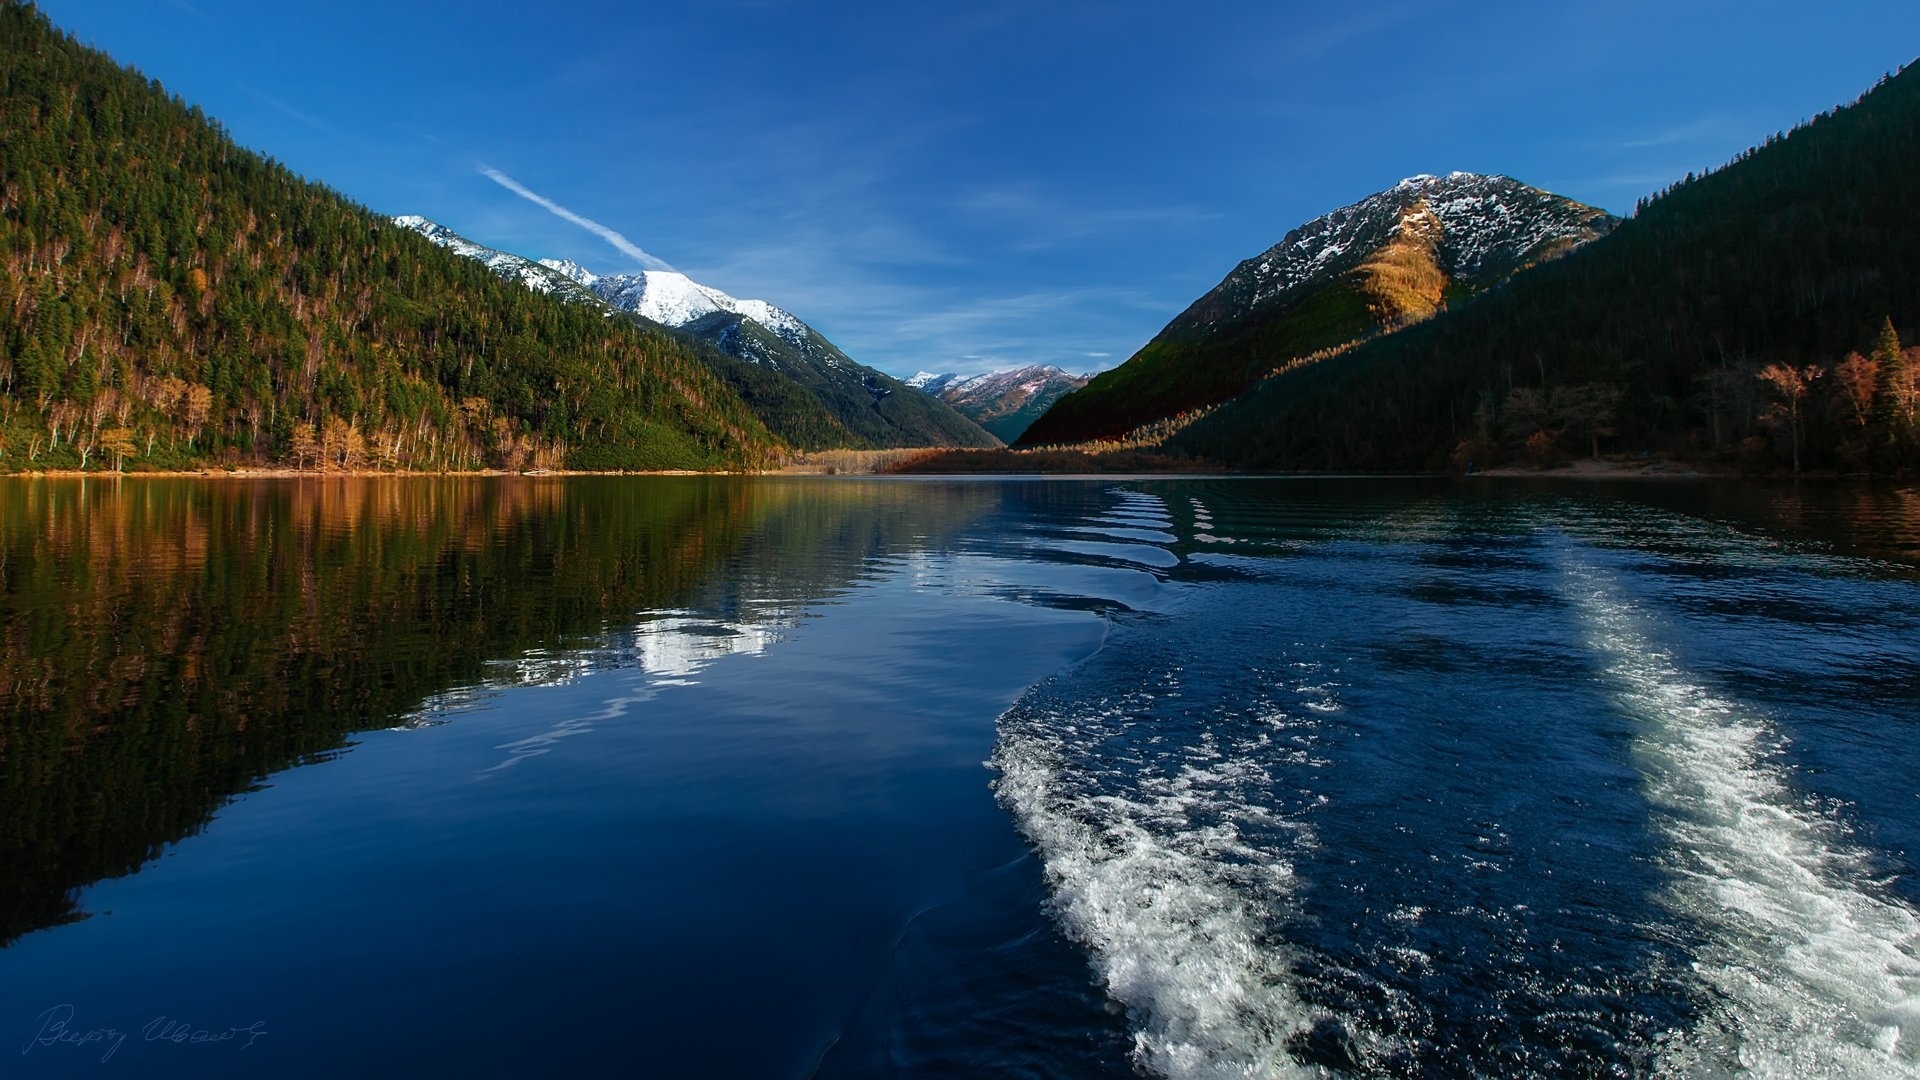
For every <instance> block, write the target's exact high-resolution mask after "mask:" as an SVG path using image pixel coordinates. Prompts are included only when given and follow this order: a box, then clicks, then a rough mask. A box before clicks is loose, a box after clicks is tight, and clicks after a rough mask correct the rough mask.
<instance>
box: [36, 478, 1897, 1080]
mask: <svg viewBox="0 0 1920 1080" xmlns="http://www.w3.org/2000/svg"><path fill="white" fill-rule="evenodd" d="M0 648H3V650H4V651H3V653H0V723H3V724H4V726H3V727H0V737H4V742H0V766H3V767H4V768H3V771H0V783H3V784H4V787H0V813H4V819H3V821H4V832H0V890H3V891H0V902H3V905H4V906H0V919H4V923H3V924H0V935H3V936H0V940H3V941H5V946H4V948H0V1032H4V1033H6V1038H5V1040H0V1075H8V1076H12V1075H22V1076H81V1075H84V1076H94V1075H103V1074H111V1073H113V1072H120V1073H125V1074H127V1075H137V1076H196V1077H197V1076H228V1075H275V1076H296V1077H297V1076H336V1075H339V1074H341V1073H343V1072H348V1071H351V1070H358V1071H360V1072H370V1073H372V1074H375V1075H386V1074H401V1073H403V1072H404V1073H414V1074H423V1075H502V1076H508V1075H654V1076H703V1077H708V1076H711V1077H730V1076H743V1077H758V1076H770V1077H783V1076H791V1077H804V1076H821V1077H865V1076H986V1075H992V1076H1002V1075H1004V1076H1032V1077H1125V1076H1133V1075H1137V1074H1139V1073H1140V1072H1142V1071H1144V1072H1146V1073H1148V1074H1155V1075H1169V1076H1176V1077H1240V1076H1279V1077H1285V1076H1346V1075H1351V1076H1396V1077H1397V1076H1410V1077H1426V1076H1434V1077H1442V1076H1735V1075H1753V1076H1782V1077H1784V1076H1859V1077H1883V1076H1915V1075H1920V882H1916V878H1915V876H1914V870H1915V867H1914V865H1913V864H1914V859H1915V853H1916V852H1920V496H1916V494H1915V493H1913V492H1912V491H1902V490H1896V489H1870V488H1852V487H1838V486H1827V487H1818V488H1806V489H1798V490H1796V489H1794V488H1791V487H1774V486H1762V485H1747V484H1732V483H1704V482H1701V483H1693V482H1677V481H1676V482H1671V483H1645V484H1638V485H1633V484H1622V485H1602V484H1594V483H1587V484H1580V483H1562V484H1554V483H1550V482H1529V481H1518V480H1514V481H1504V482H1503V481H1477V482H1476V481H1438V480H1434V481H1390V480H1337V479H1298V480H1206V479H1191V480H1187V479H1182V480H1163V479H1141V480H1132V479H1128V480H1112V479H1102V480H898V481H854V480H807V479H786V478H768V479H715V478H635V479H612V478H576V479H522V478H501V479H474V480H392V481H371V480H359V481H327V482H319V481H303V482H236V483H218V482H214V483H205V482H203V483H194V482H183V481H146V482H134V481H127V482H124V483H122V484H119V485H113V484H105V485H102V484H97V483H92V482H89V483H87V484H84V485H83V484H80V483H77V482H49V481H9V482H7V483H6V484H4V485H0ZM82 1039H85V1040H86V1041H79V1040H82Z"/></svg>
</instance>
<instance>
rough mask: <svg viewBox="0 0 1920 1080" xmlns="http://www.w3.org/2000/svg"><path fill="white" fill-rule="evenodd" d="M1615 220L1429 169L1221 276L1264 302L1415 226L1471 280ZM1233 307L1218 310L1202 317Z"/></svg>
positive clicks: (1244, 305)
mask: <svg viewBox="0 0 1920 1080" xmlns="http://www.w3.org/2000/svg"><path fill="white" fill-rule="evenodd" d="M1613 225H1614V219H1613V218H1612V217H1610V216H1608V215H1607V214H1605V213H1603V212H1602V211H1599V210H1595V209H1593V208H1592V207H1589V206H1583V205H1581V204H1580V203H1576V202H1574V201H1572V200H1571V199H1566V198H1563V197H1561V196H1558V195H1554V194H1551V193H1549V192H1545V191H1541V190H1539V189H1538V188H1533V187H1529V186H1527V185H1525V184H1522V183H1520V182H1519V181H1517V180H1514V179H1511V178H1509V177H1505V176H1488V175H1482V174H1480V173H1469V172H1454V173H1449V174H1448V175H1446V176H1432V175H1428V174H1424V173H1423V174H1420V175H1417V176H1409V177H1407V178H1406V179H1404V180H1402V181H1400V182H1399V183H1397V184H1395V185H1394V186H1392V187H1390V188H1388V189H1387V190H1385V191H1382V192H1378V193H1376V194H1374V195H1370V196H1368V197H1367V198H1365V199H1362V200H1361V201H1359V202H1357V203H1354V204H1353V205H1351V206H1343V207H1341V208H1340V209H1338V210H1335V211H1333V212H1332V213H1329V214H1325V215H1322V216H1321V217H1318V218H1315V219H1314V220H1312V221H1310V222H1308V223H1306V224H1305V225H1302V226H1300V227H1299V228H1297V229H1294V230H1293V231H1292V232H1289V233H1288V234H1287V235H1286V237H1285V238H1284V239H1282V240H1281V241H1280V242H1279V243H1278V244H1275V245H1274V246H1273V247H1271V248H1269V249H1268V250H1267V251H1266V252H1264V253H1262V254H1260V255H1258V256H1255V257H1254V258H1252V259H1249V260H1247V261H1246V262H1244V263H1242V264H1241V265H1240V268H1239V269H1238V270H1236V271H1235V272H1234V274H1233V275H1231V276H1230V277H1229V279H1228V282H1227V283H1225V284H1228V285H1230V286H1232V287H1233V291H1234V292H1235V293H1236V294H1238V296H1239V299H1240V303H1239V305H1238V306H1239V308H1240V310H1242V311H1244V310H1247V309H1251V308H1254V307H1258V306H1260V305H1262V304H1265V303H1267V302H1269V301H1271V300H1272V299H1273V298H1275V297H1277V296H1279V295H1280V294H1282V293H1284V292H1287V291H1288V290H1290V289H1294V288H1296V287H1299V286H1301V285H1304V284H1307V283H1310V282H1315V281H1320V280H1324V279H1325V278H1327V277H1329V276H1331V275H1334V274H1338V273H1341V272H1344V271H1346V270H1349V269H1351V268H1352V267H1354V266H1357V265H1359V263H1361V262H1362V261H1364V260H1365V259H1366V258H1367V257H1368V256H1369V255H1371V254H1372V253H1373V252H1375V251H1378V250H1379V249H1380V248H1381V247H1382V246H1384V245H1385V244H1387V243H1390V242H1391V241H1392V240H1393V238H1394V237H1395V236H1397V235H1398V234H1400V233H1401V232H1403V231H1406V230H1410V229H1418V230H1420V233H1421V235H1422V237H1423V239H1432V240H1434V241H1435V244H1436V249H1437V250H1436V254H1437V255H1438V257H1439V259H1440V262H1441V264H1442V266H1443V268H1444V269H1446V271H1447V272H1448V273H1449V274H1451V275H1453V276H1455V277H1458V278H1461V279H1465V280H1469V281H1473V280H1476V279H1479V278H1481V277H1483V276H1493V277H1497V276H1499V274H1501V273H1504V272H1508V271H1510V270H1511V268H1512V267H1513V266H1514V264H1515V263H1517V262H1519V261H1521V260H1524V259H1525V258H1527V257H1529V256H1530V255H1533V254H1535V253H1538V252H1542V251H1546V250H1548V249H1550V248H1552V247H1554V246H1555V245H1557V244H1559V243H1562V242H1565V243H1570V244H1577V243H1581V242H1584V241H1587V240H1591V239H1593V238H1594V237H1596V236H1599V235H1602V234H1604V233H1606V232H1607V231H1609V230H1610V229H1611V228H1612V227H1613ZM1235 278H1239V279H1241V280H1240V281H1238V282H1235V281H1234V279H1235ZM1236 313H1237V312H1232V311H1228V312H1220V311H1219V310H1218V309H1215V310H1214V312H1213V314H1214V317H1213V318H1209V319H1207V320H1206V322H1207V324H1209V325H1211V324H1212V323H1214V322H1217V321H1218V319H1219V318H1220V317H1224V316H1230V315H1232V314H1236Z"/></svg>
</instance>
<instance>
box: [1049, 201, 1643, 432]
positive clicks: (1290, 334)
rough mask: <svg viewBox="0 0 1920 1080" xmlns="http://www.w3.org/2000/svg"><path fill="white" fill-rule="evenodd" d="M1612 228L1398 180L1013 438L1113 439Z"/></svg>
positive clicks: (1448, 301) (1552, 205) (1270, 253)
mask: <svg viewBox="0 0 1920 1080" xmlns="http://www.w3.org/2000/svg"><path fill="white" fill-rule="evenodd" d="M1616 224H1618V220H1617V219H1616V218H1614V217H1613V216H1611V215H1609V214H1607V213H1606V212H1605V211H1602V210H1596V209H1594V208H1593V207H1591V206H1584V205H1582V204H1580V203H1577V202H1574V201H1573V200H1571V199H1567V198H1563V197H1561V196H1558V195H1553V194H1550V193H1548V192H1545V191H1541V190H1539V189H1537V188H1532V187H1528V186H1527V185H1525V184H1522V183H1520V182H1519V181H1517V180H1513V179H1510V178H1508V177H1504V176H1483V175H1480V174H1477V173H1463V172H1456V173H1453V174H1451V175H1449V176H1414V177H1409V178H1407V179H1405V180H1402V181H1401V182H1400V183H1398V184H1395V185H1394V186H1393V187H1391V188H1388V189H1387V190H1385V191H1382V192H1379V193H1377V194H1374V195H1370V196H1368V197H1367V198H1365V199H1362V200H1360V201H1359V202H1357V203H1354V204H1353V205H1351V206H1345V207H1342V208H1340V209H1338V210H1335V211H1333V212H1332V213H1329V214H1326V215H1324V216H1322V217H1319V218H1316V219H1314V220H1313V221H1310V222H1308V223H1307V224H1305V225H1302V226H1300V227H1299V228H1297V229H1294V230H1293V231H1292V232H1289V233H1288V234H1287V235H1286V237H1285V238H1284V239H1282V240H1281V241H1280V242H1279V243H1278V244H1275V245H1274V246H1273V247H1271V248H1269V249H1267V250H1266V251H1265V252H1262V253H1261V254H1259V255H1256V256H1254V257H1253V258H1251V259H1247V260H1246V261H1244V262H1242V263H1241V264H1240V265H1239V266H1237V267H1235V268H1234V270H1233V272H1232V273H1230V274H1228V275H1227V276H1226V279H1225V280H1223V281H1222V282H1221V283H1220V284H1219V285H1218V286H1216V287H1215V288H1214V289H1213V290H1212V291H1211V292H1208V293H1207V294H1206V295H1205V296H1202V297H1201V298H1200V299H1198V300H1196V301H1194V302H1193V304H1192V305H1191V306H1189V307H1188V308H1187V310H1186V311H1184V312H1183V313H1181V315H1180V316H1179V317H1178V318H1176V319H1174V320H1173V321H1172V322H1171V323H1168V324H1167V326H1166V328H1165V329H1163V330H1162V331H1160V333H1159V334H1158V335H1157V336H1155V337H1154V339H1153V340H1152V341H1150V342H1148V343H1147V345H1146V346H1144V347H1143V348H1141V350H1140V351H1139V352H1137V353H1135V354H1134V355H1133V357H1132V358H1130V359H1129V360H1128V361H1127V362H1126V363H1124V364H1121V365H1120V366H1119V367H1117V368H1114V369H1113V370H1111V371H1107V372H1103V373H1101V374H1100V375H1097V376H1095V377H1094V378H1093V380H1092V381H1091V382H1090V383H1089V384H1088V385H1087V387H1086V388H1085V389H1084V390H1081V391H1079V392H1077V393H1074V394H1072V395H1069V396H1067V397H1065V398H1063V399H1061V401H1060V402H1059V404H1057V405H1056V406H1055V407H1054V408H1052V409H1050V410H1048V412H1047V413H1046V415H1044V416H1042V417H1041V418H1040V419H1039V420H1037V421H1036V422H1035V423H1034V424H1033V425H1032V426H1031V427H1029V428H1028V429H1027V430H1026V432H1025V433H1024V434H1023V435H1022V436H1021V440H1020V441H1021V442H1022V443H1023V444H1027V445H1038V444H1044V443H1075V442H1084V441H1088V440H1093V439H1118V438H1123V437H1125V436H1127V435H1128V433H1130V432H1133V431H1135V430H1136V429H1139V428H1142V427H1144V426H1146V425H1150V424H1153V423H1155V422H1156V421H1164V420H1166V419H1168V418H1170V417H1175V416H1177V415H1179V414H1182V413H1187V412H1190V411H1192V410H1197V409H1201V408H1205V407H1207V406H1210V405H1214V404H1217V403H1219V402H1221V401H1225V400H1227V399H1228V398H1231V397H1233V396H1234V395H1236V394H1238V393H1240V392H1241V391H1242V390H1245V389H1246V388H1247V387H1248V386H1251V385H1252V384H1253V383H1255V382H1256V381H1258V380H1260V379H1261V378H1263V377H1265V376H1267V375H1268V374H1270V373H1272V372H1273V371H1275V370H1277V369H1280V368H1284V367H1285V366H1287V365H1288V364H1290V363H1294V362H1296V361H1299V360H1303V359H1306V358H1309V357H1313V356H1315V355H1318V354H1322V353H1325V352H1327V351H1329V350H1334V349H1339V348H1343V347H1345V346H1349V345H1351V344H1353V343H1355V342H1357V341H1360V340H1363V339H1365V338H1367V337H1370V336H1372V335H1375V334H1378V333H1381V332H1382V331H1386V330H1392V329H1394V328H1397V327H1401V326H1405V325H1407V324H1409V323H1413V322H1417V321H1419V320H1422V319H1426V318H1429V317H1431V316H1432V315H1434V314H1435V313H1437V312H1439V311H1442V310H1444V309H1446V308H1447V307H1448V306H1450V305H1453V304H1457V303H1459V302H1460V301H1462V300H1464V299H1466V298H1467V297H1469V296H1472V295H1474V294H1476V293H1479V292H1482V291H1484V290H1486V289H1488V288H1490V287H1492V286H1494V285H1497V284H1499V283H1500V282H1502V281H1504V280H1506V279H1507V278H1508V277H1510V276H1511V275H1512V274H1514V273H1515V272H1516V271H1518V270H1521V269H1524V268H1525V267H1527V266H1530V265H1532V264H1534V263H1537V262H1540V261H1543V260H1546V259H1550V258H1553V257H1554V256H1557V255H1561V254H1564V253H1565V252H1567V251H1569V250H1571V249H1573V248H1575V247H1577V246H1579V245H1580V244H1583V243H1586V242H1588V241H1590V240H1593V239H1595V238H1596V237H1600V236H1604V235H1606V234H1607V233H1608V232H1610V231H1611V230H1612V229H1613V228H1614V226H1615V225H1616Z"/></svg>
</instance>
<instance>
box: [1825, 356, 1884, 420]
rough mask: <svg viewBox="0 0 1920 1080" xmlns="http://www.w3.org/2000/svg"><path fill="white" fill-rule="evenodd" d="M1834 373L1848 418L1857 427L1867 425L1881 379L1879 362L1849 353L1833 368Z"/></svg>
mask: <svg viewBox="0 0 1920 1080" xmlns="http://www.w3.org/2000/svg"><path fill="white" fill-rule="evenodd" d="M1833 375H1834V378H1835V379H1837V380H1839V383H1840V399H1839V400H1840V403H1841V404H1842V405H1843V406H1845V407H1846V410H1847V418H1848V419H1849V420H1851V421H1852V422H1853V424H1854V426H1856V427H1861V428H1864V427H1866V426H1867V423H1868V422H1869V421H1870V420H1872V419H1873V394H1874V389H1875V388H1876V387H1877V386H1878V384H1879V380H1880V364H1879V362H1878V361H1876V360H1873V359H1872V358H1870V357H1866V356H1861V355H1860V354H1859V353H1857V352H1852V353H1848V354H1847V358H1846V359H1845V360H1842V361H1840V363H1839V364H1838V365H1837V366H1836V367H1835V368H1834V369H1833Z"/></svg>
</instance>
